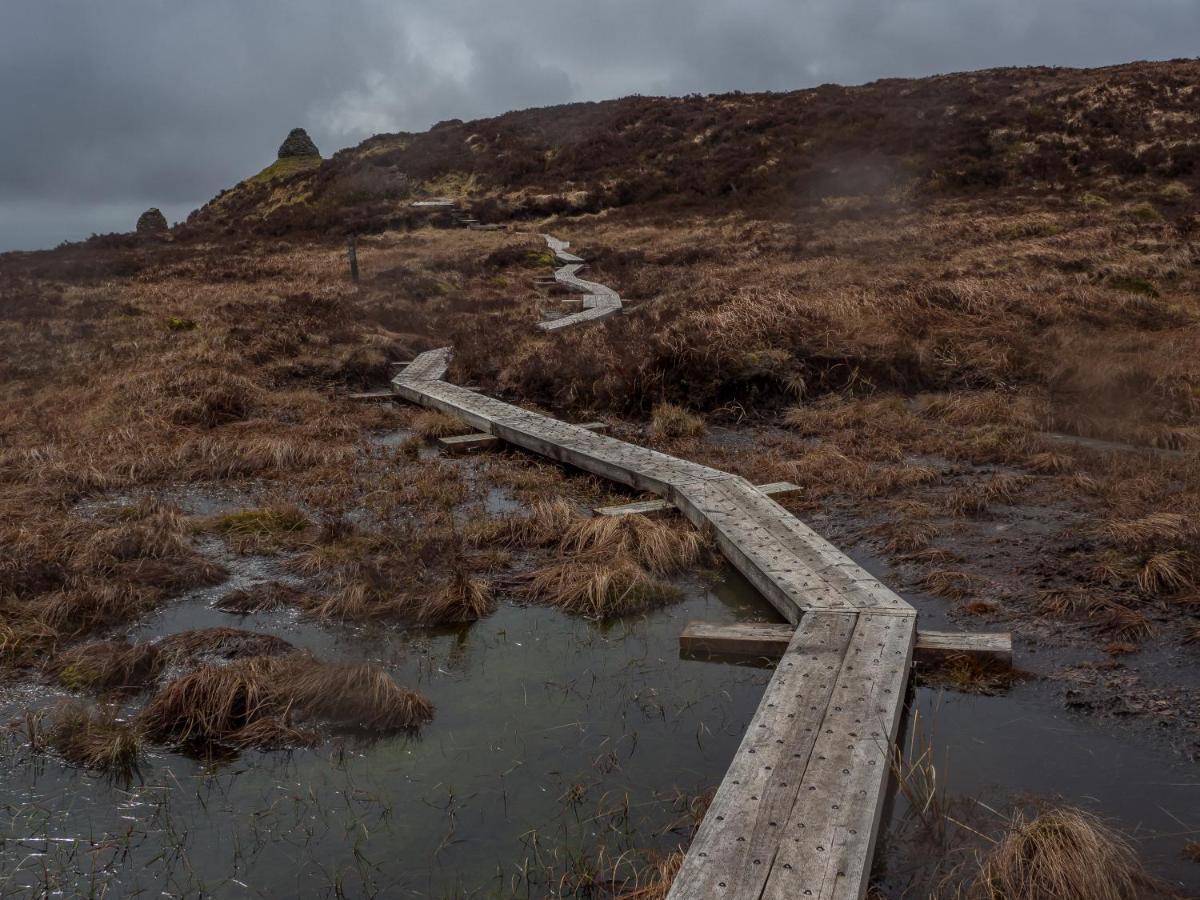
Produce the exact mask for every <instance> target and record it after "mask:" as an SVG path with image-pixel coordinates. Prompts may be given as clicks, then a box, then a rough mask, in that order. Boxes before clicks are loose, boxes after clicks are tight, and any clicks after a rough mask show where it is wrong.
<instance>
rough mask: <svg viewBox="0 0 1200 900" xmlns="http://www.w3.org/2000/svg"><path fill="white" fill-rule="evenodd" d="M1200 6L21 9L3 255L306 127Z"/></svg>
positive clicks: (1065, 40) (241, 1) (913, 66)
mask: <svg viewBox="0 0 1200 900" xmlns="http://www.w3.org/2000/svg"><path fill="white" fill-rule="evenodd" d="M1198 46H1200V0H1141V2H1138V3H1129V2H1128V0H1007V2H1003V3H1001V2H996V0H988V2H984V0H800V2H796V0H793V2H788V0H739V2H732V0H687V2H684V0H649V2H646V0H642V2H633V0H604V2H588V3H584V2H582V0H574V2H564V0H557V2H550V0H520V2H518V0H487V2H484V0H441V2H437V3H433V2H429V3H422V4H417V3H403V2H385V0H338V2H333V0H322V2H318V0H286V2H285V0H256V2H247V0H206V2H203V3H183V2H169V0H111V2H91V0H5V2H4V3H3V4H2V5H0V122H2V123H3V126H2V133H0V138H2V139H0V249H5V248H10V247H36V246H45V245H48V244H52V243H55V242H56V241H58V240H60V239H62V238H68V237H69V238H77V237H81V236H85V235H86V234H88V233H89V232H91V231H108V230H125V229H128V228H130V227H131V226H132V223H133V220H134V218H135V217H136V214H137V212H140V211H141V210H142V209H144V208H145V207H147V206H159V207H160V208H162V209H163V210H164V211H165V212H166V213H167V214H168V217H169V218H172V219H178V218H182V217H183V216H184V215H185V214H186V212H187V211H188V210H190V209H192V208H194V207H195V206H197V205H199V204H200V203H202V202H203V201H204V200H206V199H207V198H209V197H211V196H212V195H213V194H214V193H216V191H217V190H219V189H220V188H222V187H225V186H228V185H230V184H232V183H234V182H236V181H237V180H239V179H240V178H242V177H245V176H247V175H250V174H253V173H254V172H255V171H257V170H258V169H259V168H261V167H262V166H263V165H265V164H266V163H268V162H270V160H271V159H272V158H273V156H274V151H275V149H276V147H277V146H278V144H279V142H280V141H281V140H282V138H283V136H284V135H285V134H286V133H287V131H288V129H289V128H292V127H293V126H296V125H301V126H304V127H306V128H308V130H309V132H310V133H311V134H312V136H313V138H314V139H315V140H316V141H317V144H318V146H320V147H321V149H322V151H323V152H325V153H327V154H328V153H331V152H332V151H333V150H335V149H337V148H339V147H342V146H346V145H348V144H352V143H354V142H356V141H358V140H360V139H361V138H363V137H365V136H367V135H369V134H372V133H376V132H379V131H395V130H411V129H421V128H425V127H428V126H429V125H430V124H432V123H433V122H435V121H437V120H439V119H445V118H452V117H453V118H472V117H476V116H484V115H491V114H495V113H499V112H502V111H504V110H507V109H514V108H523V107H528V106H538V105H545V104H551V103H562V102H565V101H569V100H573V99H589V100H591V99H601V98H604V97H612V96H620V95H624V94H629V93H644V94H654V93H673V94H677V93H686V92H690V91H701V92H709V91H725V90H733V89H742V90H762V89H789V88H796V87H804V86H810V85H813V84H819V83H821V82H826V81H838V82H843V83H855V82H862V81H866V80H870V79H873V78H878V77H884V76H890V75H924V74H932V73H935V72H945V71H955V70H962V69H970V68H981V67H986V66H996V65H1027V64H1034V63H1038V64H1052V65H1083V66H1087V65H1102V64H1106V63H1114V62H1121V61H1126V60H1130V59H1138V58H1152V59H1162V58H1169V57H1172V56H1184V55H1188V54H1194V53H1195V52H1196V47H1198Z"/></svg>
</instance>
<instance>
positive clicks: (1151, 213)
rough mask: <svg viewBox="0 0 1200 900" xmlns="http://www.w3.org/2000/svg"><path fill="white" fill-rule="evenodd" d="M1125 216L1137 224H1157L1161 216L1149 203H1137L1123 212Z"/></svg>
mask: <svg viewBox="0 0 1200 900" xmlns="http://www.w3.org/2000/svg"><path fill="white" fill-rule="evenodd" d="M1125 215H1127V216H1128V217H1129V218H1131V219H1133V220H1135V221H1137V222H1159V221H1161V220H1162V216H1160V215H1159V214H1158V210H1157V209H1155V208H1154V207H1153V206H1151V205H1150V204H1149V203H1139V204H1137V205H1136V206H1131V207H1129V208H1128V209H1127V210H1125Z"/></svg>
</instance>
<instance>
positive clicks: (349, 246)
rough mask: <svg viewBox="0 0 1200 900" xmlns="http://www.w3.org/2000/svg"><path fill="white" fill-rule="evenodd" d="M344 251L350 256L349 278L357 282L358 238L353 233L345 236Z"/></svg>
mask: <svg viewBox="0 0 1200 900" xmlns="http://www.w3.org/2000/svg"><path fill="white" fill-rule="evenodd" d="M346 252H347V254H348V255H349V256H350V280H351V281H353V282H354V283H355V284H358V239H357V238H356V237H355V235H353V234H352V235H350V237H348V238H346Z"/></svg>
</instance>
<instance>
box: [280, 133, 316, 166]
mask: <svg viewBox="0 0 1200 900" xmlns="http://www.w3.org/2000/svg"><path fill="white" fill-rule="evenodd" d="M320 155H321V151H319V150H318V149H317V145H316V144H314V143H313V142H312V138H310V137H309V136H308V132H307V131H305V130H304V129H303V128H293V129H292V130H291V131H289V132H288V136H287V138H286V139H285V140H284V142H283V143H282V144H280V145H279V158H280V159H287V158H289V157H293V156H320Z"/></svg>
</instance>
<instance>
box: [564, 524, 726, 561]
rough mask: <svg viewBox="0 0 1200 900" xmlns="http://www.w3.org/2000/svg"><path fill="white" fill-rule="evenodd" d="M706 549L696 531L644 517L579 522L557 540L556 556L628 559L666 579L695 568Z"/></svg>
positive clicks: (703, 541) (705, 544)
mask: <svg viewBox="0 0 1200 900" xmlns="http://www.w3.org/2000/svg"><path fill="white" fill-rule="evenodd" d="M706 547H707V542H706V541H705V539H704V537H703V536H702V535H701V533H700V532H699V531H696V530H695V529H692V528H690V527H687V526H685V525H683V524H681V523H678V522H673V521H669V520H656V519H650V518H647V517H645V516H595V517H593V518H590V519H578V520H576V521H575V522H573V523H572V524H571V525H570V526H569V527H568V528H567V530H566V531H565V532H564V533H563V535H562V537H561V539H560V540H559V552H560V554H562V555H565V556H567V557H570V558H581V557H583V558H586V557H589V556H595V555H600V556H605V557H612V558H618V557H622V556H629V557H630V558H632V559H633V560H635V561H636V562H637V563H638V564H639V565H641V566H642V567H644V568H645V569H647V570H648V571H650V572H652V573H654V574H656V575H669V574H672V573H674V572H678V571H680V570H682V569H684V568H686V567H688V566H691V565H693V564H695V563H696V561H697V560H699V558H700V555H701V553H702V552H703V551H704V550H705V549H706Z"/></svg>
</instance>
